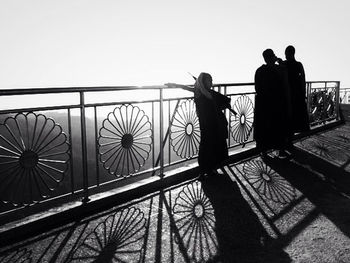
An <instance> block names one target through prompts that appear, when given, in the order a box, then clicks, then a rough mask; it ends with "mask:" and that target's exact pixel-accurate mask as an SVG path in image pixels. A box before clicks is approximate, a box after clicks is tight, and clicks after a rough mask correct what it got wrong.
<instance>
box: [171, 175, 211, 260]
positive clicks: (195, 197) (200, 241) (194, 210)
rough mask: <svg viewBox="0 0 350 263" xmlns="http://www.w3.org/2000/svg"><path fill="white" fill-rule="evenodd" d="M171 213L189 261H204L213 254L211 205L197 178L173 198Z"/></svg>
mask: <svg viewBox="0 0 350 263" xmlns="http://www.w3.org/2000/svg"><path fill="white" fill-rule="evenodd" d="M173 213H174V217H175V218H176V221H175V223H176V226H177V227H178V229H179V233H180V236H181V239H182V240H183V243H184V244H185V247H186V249H187V252H188V254H189V256H190V257H191V259H192V260H193V262H207V261H208V260H209V259H210V258H212V257H213V256H214V255H216V253H217V248H218V243H217V238H216V235H215V231H214V228H215V214H214V208H213V206H212V204H211V203H210V201H209V198H208V197H207V196H206V195H205V194H204V191H203V189H202V187H201V184H200V183H199V182H198V181H196V182H193V183H191V184H188V185H186V186H185V187H184V188H183V189H182V190H181V192H180V193H179V195H178V196H177V198H176V199H175V205H174V208H173ZM191 262H192V261H191Z"/></svg>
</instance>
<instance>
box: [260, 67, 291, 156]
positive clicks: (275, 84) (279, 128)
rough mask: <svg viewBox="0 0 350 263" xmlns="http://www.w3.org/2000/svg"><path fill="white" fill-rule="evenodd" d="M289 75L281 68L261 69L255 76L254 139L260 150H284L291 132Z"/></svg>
mask: <svg viewBox="0 0 350 263" xmlns="http://www.w3.org/2000/svg"><path fill="white" fill-rule="evenodd" d="M287 85H288V83H287V75H286V71H285V69H284V68H283V67H282V66H279V65H262V66H261V67H259V68H258V69H257V71H256V73H255V91H256V96H255V108H254V139H255V141H256V146H257V148H259V150H262V151H266V150H268V149H271V148H273V149H283V148H284V147H285V146H286V144H287V142H288V136H289V130H290V127H289V125H290V100H289V94H288V87H287Z"/></svg>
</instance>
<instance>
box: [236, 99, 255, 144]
mask: <svg viewBox="0 0 350 263" xmlns="http://www.w3.org/2000/svg"><path fill="white" fill-rule="evenodd" d="M233 109H234V110H235V111H236V112H237V116H233V115H231V134H232V137H233V139H234V140H235V141H236V142H238V143H244V142H246V141H247V140H248V138H249V136H250V134H251V132H252V129H253V119H254V106H253V103H252V101H251V99H250V98H249V97H247V96H246V95H242V96H240V97H239V98H238V99H237V100H236V101H235V103H234V104H233Z"/></svg>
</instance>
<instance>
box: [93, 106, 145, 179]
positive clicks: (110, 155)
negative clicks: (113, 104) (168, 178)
mask: <svg viewBox="0 0 350 263" xmlns="http://www.w3.org/2000/svg"><path fill="white" fill-rule="evenodd" d="M98 144H99V154H100V160H101V162H102V163H103V167H104V168H105V169H106V170H107V171H108V172H109V173H110V174H112V175H115V176H128V175H130V174H132V173H135V172H138V171H139V169H140V168H141V167H142V166H143V165H144V164H145V162H146V160H147V159H148V157H149V153H150V151H151V144H152V129H151V123H150V121H149V119H148V117H147V115H146V114H145V112H144V111H143V110H141V109H140V108H139V107H136V106H133V105H122V106H121V107H117V108H115V109H114V111H113V112H110V113H109V114H108V116H107V118H106V119H105V120H104V121H103V123H102V127H101V129H100V137H99V140H98Z"/></svg>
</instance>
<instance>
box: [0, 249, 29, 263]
mask: <svg viewBox="0 0 350 263" xmlns="http://www.w3.org/2000/svg"><path fill="white" fill-rule="evenodd" d="M0 262H1V263H2V262H3V263H31V262H32V251H30V250H27V249H26V248H23V249H20V250H17V251H14V252H11V253H7V254H5V255H4V256H0Z"/></svg>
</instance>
